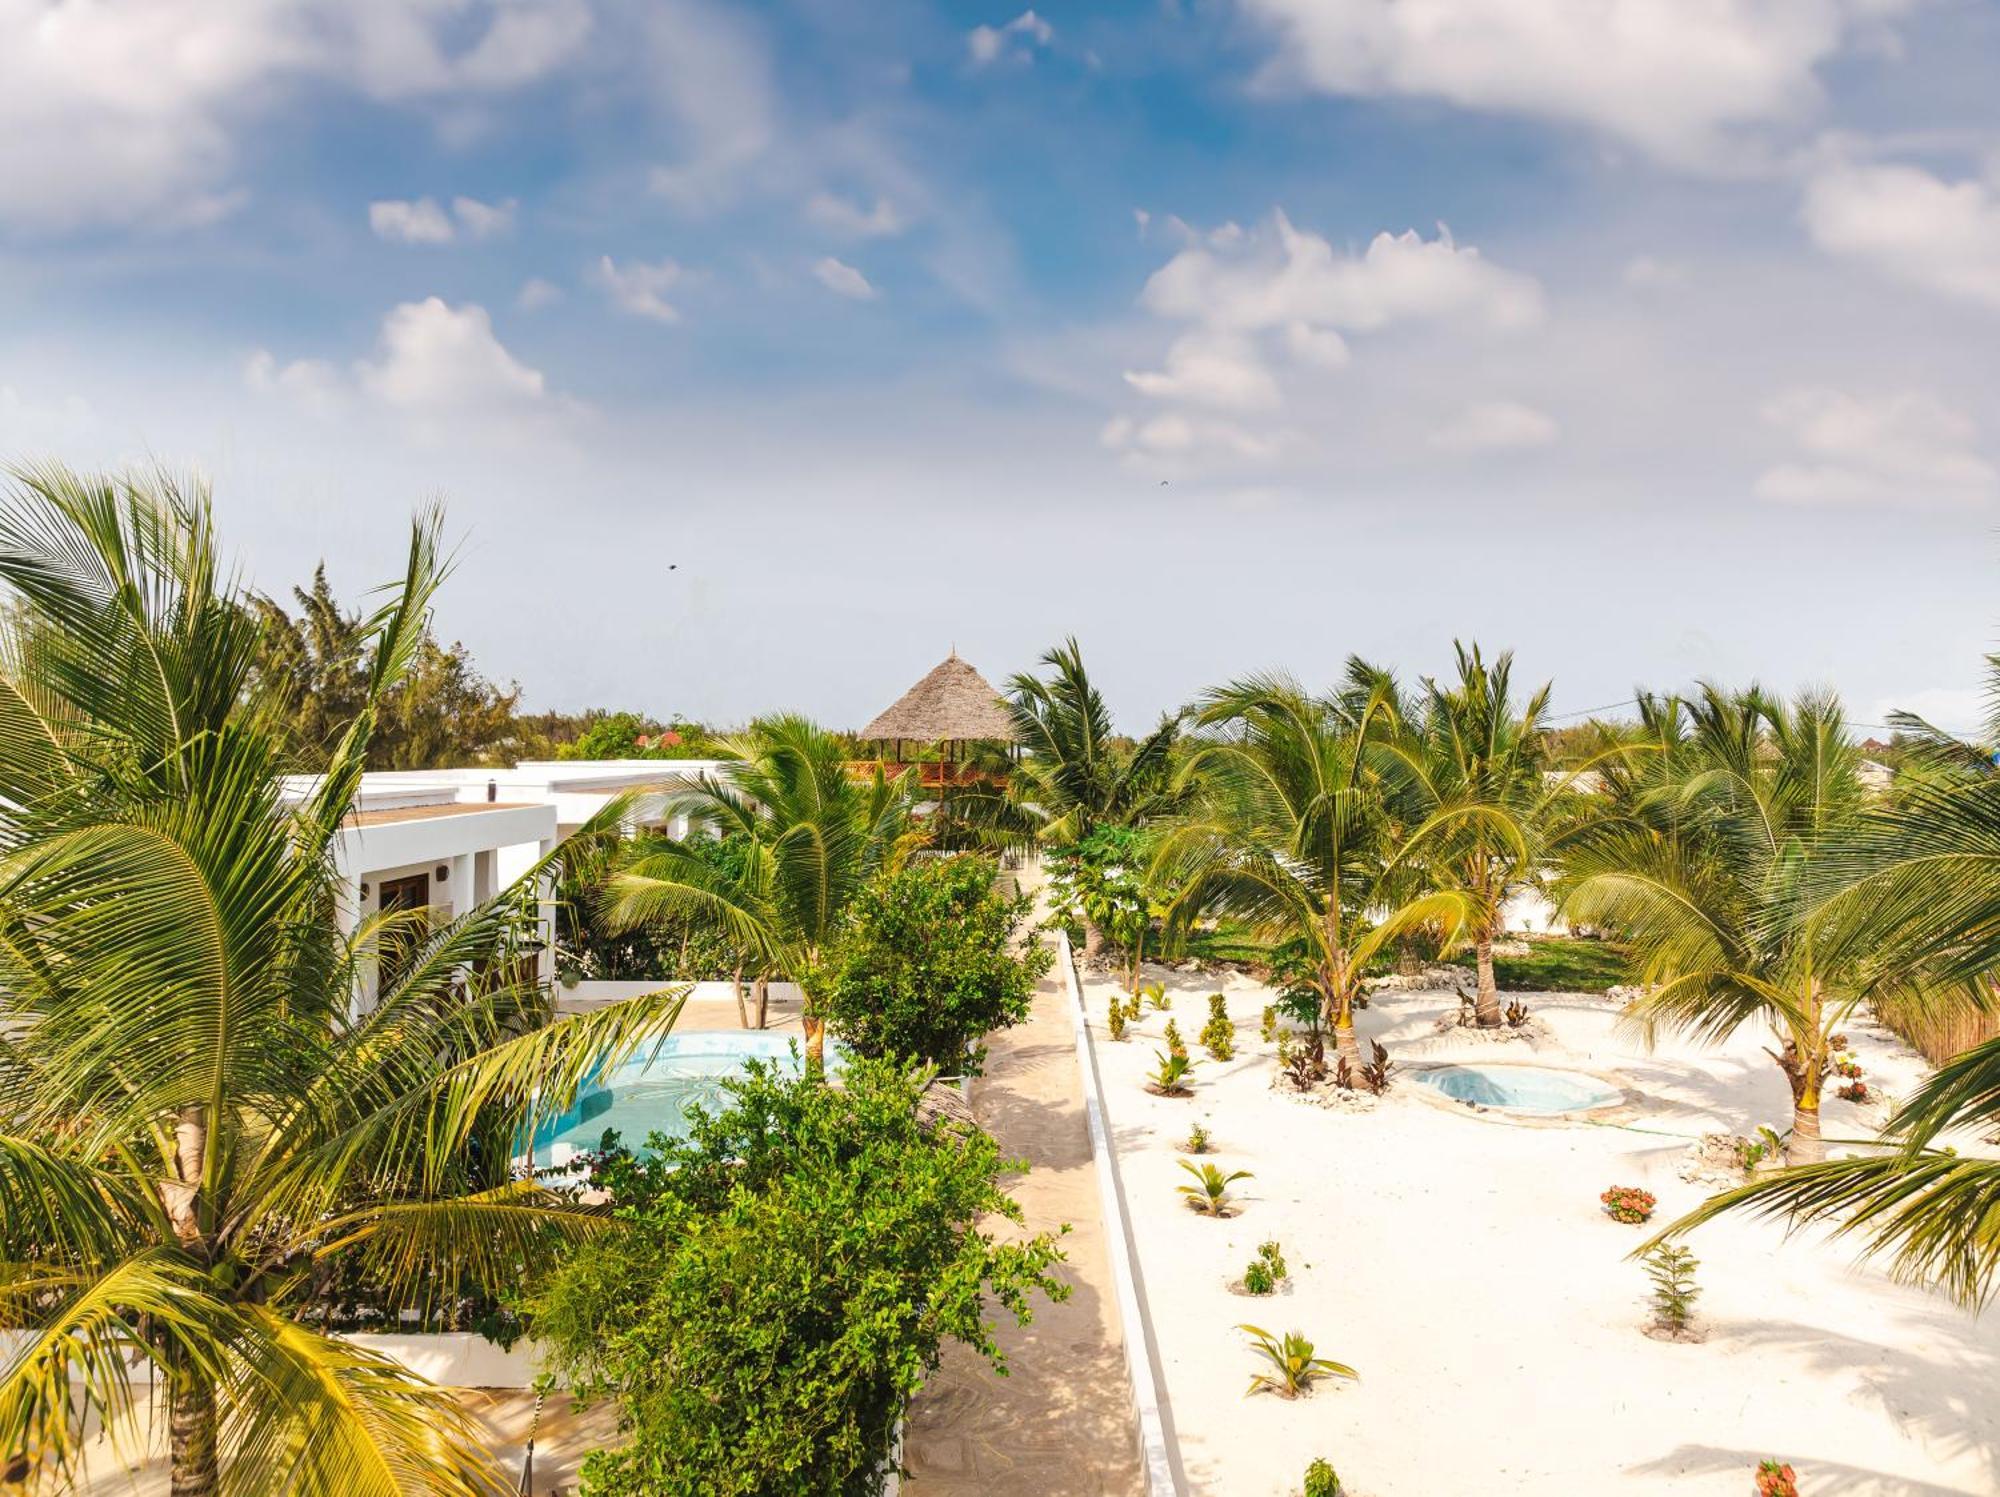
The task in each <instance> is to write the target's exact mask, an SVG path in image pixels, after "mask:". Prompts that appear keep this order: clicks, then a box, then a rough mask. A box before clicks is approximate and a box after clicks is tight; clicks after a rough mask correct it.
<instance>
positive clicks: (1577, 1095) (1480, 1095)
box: [1412, 1066, 1625, 1114]
mask: <svg viewBox="0 0 2000 1497" xmlns="http://www.w3.org/2000/svg"><path fill="white" fill-rule="evenodd" d="M1412 1079H1413V1080H1415V1082H1416V1083H1417V1085H1419V1086H1427V1087H1429V1088H1430V1089H1431V1090H1433V1091H1435V1092H1440V1093H1442V1094H1443V1095H1444V1096H1447V1097H1449V1098H1451V1099H1452V1101H1454V1102H1471V1103H1475V1104H1477V1105H1478V1106H1480V1107H1491V1108H1493V1109H1495V1110H1496V1111H1499V1112H1523V1113H1543V1114H1547V1113H1561V1112H1588V1111H1590V1110H1591V1109H1593V1108H1598V1107H1610V1106H1612V1105H1613V1104H1614V1103H1618V1102H1622V1101H1624V1100H1625V1094H1624V1093H1623V1092H1621V1091H1620V1090H1619V1089H1618V1088H1617V1087H1615V1086H1612V1085H1611V1084H1610V1083H1609V1082H1606V1081H1599V1080H1598V1079H1597V1078H1596V1077H1595V1076H1589V1075H1585V1074H1584V1073H1583V1072H1581V1071H1553V1070H1548V1069H1545V1068H1544V1067H1541V1066H1437V1067H1434V1068H1432V1069H1431V1070H1427V1071H1417V1072H1414V1073H1413V1075H1412Z"/></svg>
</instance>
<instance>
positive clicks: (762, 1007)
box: [750, 973, 771, 1029]
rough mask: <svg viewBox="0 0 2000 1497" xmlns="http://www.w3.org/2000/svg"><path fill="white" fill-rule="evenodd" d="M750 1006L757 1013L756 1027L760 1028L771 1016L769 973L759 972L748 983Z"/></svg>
mask: <svg viewBox="0 0 2000 1497" xmlns="http://www.w3.org/2000/svg"><path fill="white" fill-rule="evenodd" d="M750 999H751V1002H750V1006H751V1007H752V1008H753V1009H755V1010H756V1013H757V1027H758V1028H759V1029H762V1028H763V1027H764V1026H765V1025H766V1024H767V1023H769V1022H770V1017H771V979H770V976H769V974H766V973H759V974H758V977H757V980H756V981H755V982H754V983H752V984H751V985H750Z"/></svg>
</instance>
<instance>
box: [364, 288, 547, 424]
mask: <svg viewBox="0 0 2000 1497" xmlns="http://www.w3.org/2000/svg"><path fill="white" fill-rule="evenodd" d="M355 377H356V380H357V381H358V383H359V384H360V386H361V389H362V390H363V392H364V393H366V394H368V395H370V396H372V397H373V398H375V399H376V400H380V401H382V402H384V403H385V404H388V405H391V406H395V407H397V408H399V409H402V410H406V411H413V412H419V413H431V412H447V411H464V410H472V409H491V408H495V407H506V406H520V405H524V404H532V403H534V402H536V401H539V400H541V399H542V398H543V397H544V396H545V395H546V393H547V386H546V381H545V380H544V379H543V377H542V374H541V372H540V371H539V370H536V369H530V368H528V366H527V365H525V364H523V363H521V362H520V360H518V359H516V358H515V357H514V356H513V355H512V354H511V353H509V352H508V351H507V349H506V348H505V347H504V346H503V345H502V344H501V342H500V340H499V338H497V337H496V336H495V335H494V332H493V320H492V319H491V318H490V317H488V316H487V315H486V309H485V308H484V307H481V306H479V305H477V304H476V303H472V302H468V303H466V304H465V305H464V306H459V307H452V306H447V305H446V304H445V302H444V301H443V300H442V299H441V298H439V297H435V296H432V297H427V298H425V299H424V300H423V301H420V302H404V303H403V304H402V305H401V306H399V307H397V308H396V309H395V310H394V311H392V312H390V313H389V315H388V316H387V317H386V318H384V319H383V322H382V334H381V338H380V341H379V344H378V347H377V353H376V357H375V358H374V359H373V360H372V361H364V362H362V363H359V364H357V365H355Z"/></svg>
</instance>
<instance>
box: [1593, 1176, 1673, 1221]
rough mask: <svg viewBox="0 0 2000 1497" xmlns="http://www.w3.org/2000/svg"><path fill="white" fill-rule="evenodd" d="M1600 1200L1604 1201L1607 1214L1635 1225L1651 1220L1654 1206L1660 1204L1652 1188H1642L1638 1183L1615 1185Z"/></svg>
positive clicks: (1614, 1219) (1613, 1218)
mask: <svg viewBox="0 0 2000 1497" xmlns="http://www.w3.org/2000/svg"><path fill="white" fill-rule="evenodd" d="M1598 1200H1600V1201H1602V1202H1604V1214H1605V1215H1606V1216H1608V1217H1610V1218H1611V1219H1612V1220H1613V1221H1615V1222H1625V1223H1627V1224H1628V1225H1631V1226H1635V1227H1636V1226H1637V1225H1639V1223H1641V1222H1643V1221H1647V1220H1650V1219H1651V1217H1652V1215H1653V1208H1654V1207H1655V1206H1657V1205H1659V1204H1660V1203H1659V1201H1658V1200H1657V1199H1656V1198H1655V1197H1654V1195H1653V1193H1652V1192H1651V1191H1650V1190H1641V1189H1640V1188H1639V1187H1638V1186H1636V1185H1614V1186H1612V1187H1611V1188H1610V1189H1609V1190H1607V1191H1605V1192H1604V1194H1603V1195H1601V1196H1599V1197H1598Z"/></svg>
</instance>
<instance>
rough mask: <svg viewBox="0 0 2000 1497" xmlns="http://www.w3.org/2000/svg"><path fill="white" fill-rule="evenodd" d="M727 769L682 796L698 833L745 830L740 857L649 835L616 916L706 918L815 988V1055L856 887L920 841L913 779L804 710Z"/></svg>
mask: <svg viewBox="0 0 2000 1497" xmlns="http://www.w3.org/2000/svg"><path fill="white" fill-rule="evenodd" d="M722 754H723V756H724V757H726V758H728V759H731V760H733V761H734V762H733V763H732V764H731V766H730V768H729V770H728V771H727V772H726V773H725V774H723V775H719V776H718V775H712V774H709V773H707V772H703V773H701V774H699V775H696V776H695V777H694V778H693V779H692V780H691V781H690V782H689V784H688V785H687V787H686V788H685V789H684V790H682V791H681V792H680V793H678V794H676V795H673V796H670V797H669V798H668V802H667V810H668V813H669V814H670V815H678V816H684V817H686V818H687V821H688V827H689V836H690V837H707V836H736V837H740V838H741V839H742V843H743V847H744V856H743V858H742V860H741V863H740V866H736V865H735V864H734V863H733V862H728V861H720V860H717V859H715V858H712V857H705V856H703V855H702V853H701V851H700V850H699V849H697V848H696V847H694V846H693V845H692V844H691V843H688V842H685V841H677V840H673V839H667V838H661V839H657V840H653V841H650V842H647V843H644V844H642V845H641V846H639V847H638V848H636V849H635V851H634V854H633V856H632V857H631V858H630V860H629V861H627V862H626V863H625V865H624V866H623V867H622V868H620V869H619V870H618V871H617V872H616V873H614V874H613V875H612V876H611V878H610V879H609V880H608V882H607V884H606V886H605V895H606V898H605V915H606V918H607V919H608V920H609V921H610V922H611V923H612V924H613V925H618V926H628V927H629V926H632V925H637V924H640V923H643V922H646V921H650V920H656V919H661V918H666V917H676V916H677V917H680V918H682V919H685V920H688V921H691V922H699V923H705V924H707V925H709V926H711V927H712V928H714V929H716V930H717V931H719V932H721V933H722V934H724V935H725V936H726V937H727V938H728V939H729V941H730V942H731V943H732V944H734V945H735V946H736V947H737V948H738V949H739V950H742V951H744V952H746V953H749V954H750V955H751V957H752V959H753V964H755V965H757V966H758V967H759V970H765V971H770V972H772V973H776V974H780V975H783V976H786V977H789V978H790V979H791V980H792V981H794V982H796V983H798V984H800V986H801V989H802V990H803V992H804V993H805V995H806V997H805V1029H806V1054H807V1057H808V1059H809V1060H811V1061H812V1062H813V1063H814V1064H817V1063H818V1062H819V1060H820V1059H821V1056H822V1052H823V1048H824V1044H825V1031H826V1026H825V1023H824V1021H823V1020H822V1018H821V1017H820V1015H819V1014H818V1012H817V1011H816V1009H815V1007H814V1005H813V1001H812V982H813V978H814V975H815V972H816V971H817V969H818V966H819V962H820V958H821V956H822V955H823V954H824V952H825V951H826V948H827V944H828V943H829V942H830V941H831V940H832V938H833V936H834V935H835V933H836V932H837V931H838V930H839V928H840V923H841V920H842V918H843V917H844V916H845V915H846V913H847V910H848V908H849V906H850V905H851V904H852V902H853V900H854V897H855V896H856V895H857V894H858V893H860V891H861V889H862V887H863V886H864V885H866V883H867V882H868V880H869V879H871V878H872V877H874V876H875V874H876V873H878V872H880V871H882V870H883V869H885V868H891V867H894V866H895V865H896V864H897V863H899V862H900V861H901V860H902V858H903V857H904V856H906V855H907V853H908V852H909V851H910V849H911V848H912V847H913V846H914V845H915V844H916V843H917V842H918V841H919V840H920V837H919V834H918V833H917V832H916V831H915V830H914V829H913V823H912V819H911V812H912V808H913V801H912V799H911V794H912V792H911V789H910V786H909V785H908V784H907V782H906V780H905V779H896V780H891V779H889V778H887V777H886V776H885V775H884V774H883V773H882V771H881V769H880V768H879V767H878V768H876V769H875V770H874V771H873V772H872V773H871V774H869V775H868V776H867V777H866V778H859V777H857V776H856V775H855V774H853V773H852V772H850V770H849V765H848V753H847V747H846V745H845V743H843V742H842V740H841V739H840V738H838V737H837V736H835V735H834V734H831V733H828V732H827V731H826V730H825V729H823V728H820V727H817V726H815V725H814V724H812V723H810V722H808V721H806V719H804V718H802V717H776V718H770V719H767V720H765V721H763V722H760V723H758V724H757V725H756V726H755V727H754V728H752V730H751V731H750V732H749V734H747V735H746V736H744V737H742V738H739V739H731V740H728V741H727V742H725V743H724V744H723V746H722Z"/></svg>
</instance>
